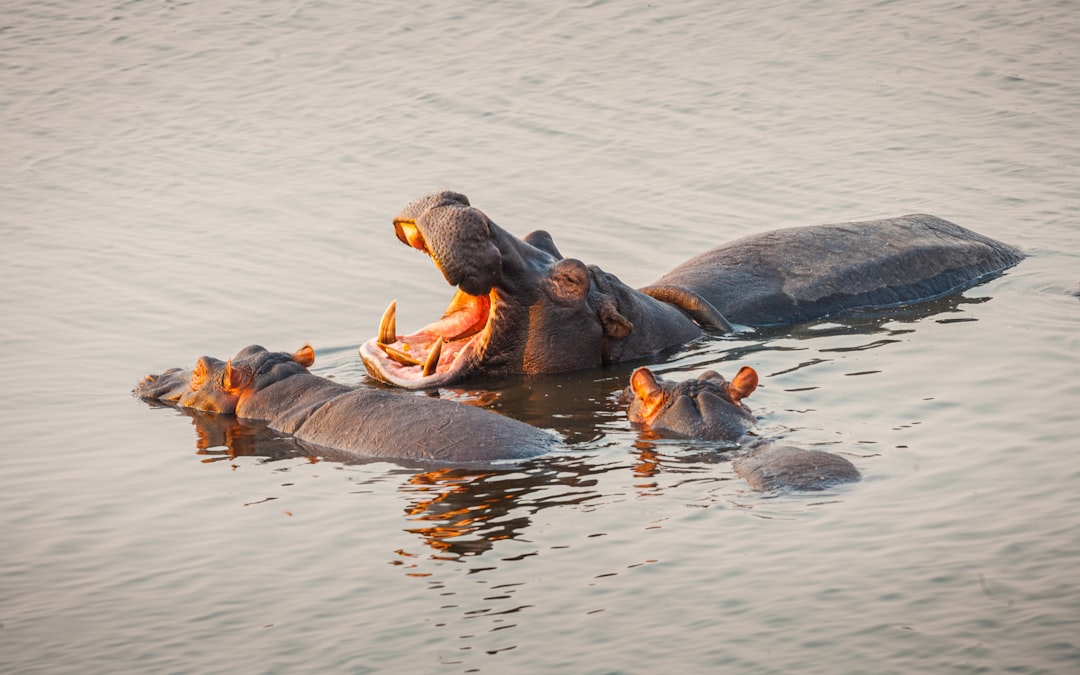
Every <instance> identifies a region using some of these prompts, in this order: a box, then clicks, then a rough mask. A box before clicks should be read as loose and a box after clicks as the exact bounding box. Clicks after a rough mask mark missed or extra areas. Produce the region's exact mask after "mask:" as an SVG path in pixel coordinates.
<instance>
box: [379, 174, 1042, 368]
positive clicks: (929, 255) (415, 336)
mask: <svg viewBox="0 0 1080 675" xmlns="http://www.w3.org/2000/svg"><path fill="white" fill-rule="evenodd" d="M394 228H395V232H396V234H397V237H398V238H399V239H400V240H401V241H402V242H403V243H405V244H407V245H409V246H411V247H413V248H415V249H417V250H420V251H423V252H425V253H427V254H429V255H430V256H431V257H432V259H433V260H434V261H435V264H436V265H437V266H438V268H439V269H440V271H442V273H443V276H444V277H445V278H446V280H447V282H449V283H450V284H451V285H452V286H456V287H457V293H456V294H455V296H454V298H453V300H452V301H451V303H450V305H449V307H448V308H447V310H446V313H445V314H444V316H443V317H442V318H441V319H439V320H438V321H435V322H433V323H431V324H429V325H428V326H425V327H424V328H421V329H420V330H418V331H416V332H414V333H411V334H404V335H402V334H398V332H397V328H396V321H395V314H394V311H393V307H394V305H393V304H392V305H391V309H390V310H388V311H387V314H386V315H385V316H384V317H383V322H382V324H381V325H380V329H379V335H378V337H376V338H373V339H371V340H369V341H368V342H366V343H364V344H363V345H362V346H361V347H360V355H361V357H362V358H363V360H364V364H365V365H366V366H367V370H368V373H369V374H371V375H372V376H373V377H376V378H378V379H380V380H383V381H386V382H390V383H392V384H396V385H398V386H401V387H406V388H411V389H419V388H427V387H437V386H444V385H447V384H452V383H455V382H459V381H462V380H465V379H468V378H470V377H477V376H501V375H512V374H528V373H553V372H562V371H568V370H578V369H583V368H591V367H597V366H600V365H602V364H606V363H617V362H621V361H629V360H632V359H639V358H642V357H645V356H649V355H651V354H654V353H656V352H658V351H661V350H663V349H667V348H670V347H674V346H677V345H681V344H685V343H687V342H689V341H691V340H693V339H695V338H697V337H700V336H701V335H702V334H703V333H704V331H705V330H713V331H719V332H732V331H733V330H734V327H733V325H732V324H733V323H735V324H741V325H745V326H749V327H761V326H776V325H787V324H794V323H799V322H804V321H810V320H813V319H820V318H823V317H827V316H839V315H843V314H845V313H851V312H856V311H860V310H877V309H884V308H889V307H894V306H900V305H905V304H910V303H916V302H922V301H926V300H931V299H935V298H939V297H942V296H945V295H948V294H951V293H955V292H958V291H960V290H963V289H965V288H968V287H970V286H972V285H974V284H977V283H979V282H980V281H983V280H985V279H988V278H990V277H992V276H994V275H996V274H1000V273H1001V272H1002V271H1004V270H1005V269H1008V268H1009V267H1011V266H1012V265H1014V264H1016V263H1017V262H1018V261H1019V260H1021V258H1022V255H1021V254H1020V252H1019V251H1017V250H1016V249H1014V248H1012V247H1011V246H1008V245H1006V244H1003V243H1001V242H998V241H995V240H993V239H990V238H988V237H984V236H982V235H980V234H977V233H975V232H972V231H971V230H967V229H965V228H962V227H960V226H957V225H954V224H952V223H949V222H947V221H944V220H941V219H940V218H936V217H934V216H927V215H913V216H903V217H900V218H892V219H887V220H877V221H869V222H862V223H841V224H837V225H820V226H815V227H807V228H791V229H785V230H777V231H774V232H769V233H765V234H760V235H753V236H750V237H746V238H743V239H740V240H738V241H735V242H732V243H730V244H726V245H723V246H720V247H717V248H714V249H712V250H711V251H708V252H706V253H704V254H702V255H699V256H697V257H695V258H692V259H691V260H688V261H687V262H686V263H684V264H682V265H680V266H679V267H677V268H675V269H674V270H672V271H671V272H669V273H668V274H666V275H664V276H663V277H661V278H660V279H659V280H658V281H657V282H656V283H654V284H652V285H650V286H648V287H646V288H643V289H641V290H635V289H632V288H630V287H628V286H626V285H625V284H623V283H622V282H621V281H619V279H618V278H617V277H615V276H613V275H611V274H608V273H606V272H604V271H603V270H601V269H599V268H597V267H595V266H587V265H585V264H584V263H582V262H581V261H579V260H574V259H571V258H563V256H562V255H561V253H560V252H559V250H558V248H557V247H556V246H555V244H554V242H553V241H552V240H551V237H550V236H549V235H548V234H547V233H546V232H542V231H538V232H533V233H532V234H530V235H528V236H527V237H525V239H523V240H522V239H518V238H517V237H515V236H513V235H512V234H510V233H509V232H507V231H506V230H503V229H502V228H500V227H499V226H498V225H496V224H495V223H494V222H492V221H491V220H490V219H489V218H488V217H487V216H486V215H485V214H484V213H483V212H481V211H480V210H478V209H476V208H473V207H472V206H470V204H469V200H468V198H466V197H465V196H464V195H461V194H457V193H453V192H440V193H435V194H431V195H428V196H426V197H423V198H421V199H419V200H417V201H415V202H413V203H412V204H409V205H408V206H407V207H405V209H404V210H402V212H401V213H399V214H398V216H397V217H396V218H395V219H394Z"/></svg>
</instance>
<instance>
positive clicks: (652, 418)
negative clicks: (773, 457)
mask: <svg viewBox="0 0 1080 675" xmlns="http://www.w3.org/2000/svg"><path fill="white" fill-rule="evenodd" d="M655 381H656V384H658V385H659V386H660V388H661V390H662V392H663V393H662V394H661V398H662V403H661V404H660V407H659V409H658V410H656V411H651V412H649V413H646V412H645V410H644V407H645V406H644V404H643V401H642V399H641V398H639V397H638V396H636V395H635V394H634V391H633V389H632V388H627V390H626V396H627V397H628V398H629V399H630V403H629V405H628V406H627V409H626V415H627V417H629V418H630V421H631V422H634V423H635V424H642V425H646V426H648V428H649V429H651V430H652V431H653V432H654V433H656V434H658V435H660V436H664V437H667V438H699V439H702V440H707V441H731V442H737V441H739V440H741V439H742V438H743V437H744V436H746V434H747V433H748V432H749V431H750V430H751V429H753V428H754V426H755V424H756V423H757V420H756V419H755V418H754V414H753V413H752V412H751V411H750V409H749V408H748V407H746V405H745V404H742V403H738V404H736V403H732V402H731V400H730V398H729V396H728V395H727V393H726V391H725V390H726V388H727V381H726V380H725V379H724V378H723V377H722V376H721V375H720V374H718V373H716V372H714V371H711V370H710V371H706V372H705V373H703V374H701V375H700V376H698V377H697V378H695V379H692V380H684V381H682V382H674V381H671V380H664V379H661V378H659V377H657V378H655Z"/></svg>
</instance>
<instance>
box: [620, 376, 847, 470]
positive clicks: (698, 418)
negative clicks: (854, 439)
mask: <svg viewBox="0 0 1080 675" xmlns="http://www.w3.org/2000/svg"><path fill="white" fill-rule="evenodd" d="M757 383H758V376H757V373H756V372H755V371H754V369H753V368H750V367H748V366H744V367H743V368H742V369H740V370H739V372H738V374H737V375H735V377H734V378H733V379H732V381H731V382H728V381H727V380H725V379H724V378H723V376H721V375H720V374H718V373H716V372H714V371H711V370H710V371H707V372H705V373H703V374H702V375H700V376H699V377H698V378H696V379H693V380H687V381H684V382H673V381H669V380H664V379H661V378H658V377H656V376H655V375H654V374H653V373H652V371H650V370H649V369H648V368H638V369H637V370H635V371H634V373H633V375H631V376H630V385H629V386H628V387H627V390H626V395H627V397H628V398H629V399H630V403H629V405H628V407H627V411H626V414H627V417H629V419H630V421H631V422H633V423H634V424H637V425H640V426H641V427H643V428H644V429H647V430H649V431H651V432H653V433H655V434H657V435H659V436H665V437H677V438H698V439H703V440H715V441H728V442H735V443H740V444H743V445H744V446H745V447H746V449H747V452H746V453H744V454H743V455H741V456H740V457H738V458H736V459H735V460H734V462H733V466H734V468H735V473H736V474H738V475H739V477H741V478H742V479H743V480H745V481H746V482H747V483H749V484H750V487H752V488H754V489H755V490H762V491H767V490H779V489H784V488H789V489H796V490H822V489H825V488H827V487H829V486H832V485H836V484H839V483H847V482H852V481H857V480H859V478H860V477H861V475H860V473H859V470H858V469H856V468H855V465H853V464H852V463H851V462H849V461H848V460H847V459H844V458H843V457H840V456H839V455H835V454H832V453H829V452H822V451H820V450H806V449H803V448H798V447H794V446H791V445H786V444H782V443H778V442H774V441H769V440H763V439H760V438H757V437H755V436H752V435H751V431H752V430H753V428H754V426H755V422H756V419H755V417H754V415H753V413H752V412H751V411H750V409H749V408H748V407H747V406H746V404H745V403H743V402H742V401H743V399H745V398H746V397H748V396H749V395H750V394H751V393H753V391H754V390H755V389H756V388H757Z"/></svg>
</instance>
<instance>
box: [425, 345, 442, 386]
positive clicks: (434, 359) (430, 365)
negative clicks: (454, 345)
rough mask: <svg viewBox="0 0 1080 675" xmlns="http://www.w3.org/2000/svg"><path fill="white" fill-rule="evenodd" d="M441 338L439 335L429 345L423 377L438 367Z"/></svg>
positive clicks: (440, 353)
mask: <svg viewBox="0 0 1080 675" xmlns="http://www.w3.org/2000/svg"><path fill="white" fill-rule="evenodd" d="M442 345H443V339H442V338H441V337H440V338H439V339H438V340H436V341H435V344H433V345H431V351H430V352H428V357H427V361H425V362H424V377H427V376H428V375H431V374H432V373H434V372H435V369H436V368H438V367H439V357H440V356H442Z"/></svg>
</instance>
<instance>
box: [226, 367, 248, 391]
mask: <svg viewBox="0 0 1080 675" xmlns="http://www.w3.org/2000/svg"><path fill="white" fill-rule="evenodd" d="M254 379H255V377H254V375H253V374H252V372H251V371H250V370H248V369H247V368H245V367H243V366H234V365H233V362H232V361H229V362H228V363H226V364H225V378H224V379H223V380H222V385H224V387H225V388H226V389H228V390H229V391H233V392H237V391H240V390H243V389H247V388H249V387H251V383H252V381H253V380H254Z"/></svg>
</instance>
